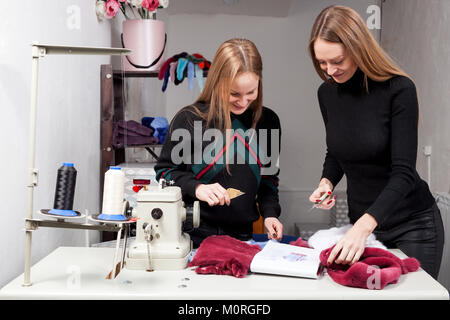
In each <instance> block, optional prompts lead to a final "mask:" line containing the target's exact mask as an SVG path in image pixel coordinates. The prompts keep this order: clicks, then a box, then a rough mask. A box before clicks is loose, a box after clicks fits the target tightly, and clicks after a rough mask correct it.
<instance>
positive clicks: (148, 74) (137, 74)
mask: <svg viewBox="0 0 450 320" xmlns="http://www.w3.org/2000/svg"><path fill="white" fill-rule="evenodd" d="M113 74H114V77H115V78H122V77H124V78H158V74H159V72H158V71H122V70H114V71H113ZM207 76H208V70H205V71H203V77H207Z"/></svg>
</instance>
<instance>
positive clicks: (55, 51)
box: [23, 42, 134, 287]
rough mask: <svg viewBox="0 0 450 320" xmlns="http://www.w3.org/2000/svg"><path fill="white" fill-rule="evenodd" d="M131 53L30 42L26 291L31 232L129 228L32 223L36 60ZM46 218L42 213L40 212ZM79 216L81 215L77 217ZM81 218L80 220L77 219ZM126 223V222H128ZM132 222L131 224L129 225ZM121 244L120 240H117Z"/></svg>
mask: <svg viewBox="0 0 450 320" xmlns="http://www.w3.org/2000/svg"><path fill="white" fill-rule="evenodd" d="M130 53H131V50H129V49H123V48H104V47H74V46H60V45H44V44H39V43H38V42H33V44H32V46H31V56H32V70H31V90H30V91H31V92H30V124H29V125H30V130H29V143H28V151H29V152H28V154H29V157H28V173H29V183H28V185H27V188H28V198H27V215H26V218H25V266H24V279H23V286H25V287H28V286H31V285H32V282H31V242H32V232H33V231H35V230H37V229H38V228H40V227H46V228H67V229H83V230H97V231H110V232H111V231H112V232H118V235H119V236H120V234H121V233H122V231H123V230H124V229H126V228H128V227H125V224H124V222H123V221H115V222H114V223H101V224H88V223H75V222H66V221H65V220H66V219H70V217H66V216H64V217H62V216H61V217H60V216H57V215H52V218H56V219H57V220H56V221H55V220H42V219H33V202H34V201H33V200H34V188H35V187H37V185H38V173H39V171H38V169H37V168H35V149H36V114H37V94H38V70H39V68H38V67H39V59H41V58H44V57H45V56H48V55H120V56H124V55H128V54H130ZM40 213H41V214H43V215H44V216H46V213H47V212H45V210H44V211H43V212H42V211H41V212H40ZM80 216H81V215H80ZM77 218H81V217H77ZM127 222H128V221H127ZM131 222H134V221H130V222H128V223H131ZM118 240H120V238H118Z"/></svg>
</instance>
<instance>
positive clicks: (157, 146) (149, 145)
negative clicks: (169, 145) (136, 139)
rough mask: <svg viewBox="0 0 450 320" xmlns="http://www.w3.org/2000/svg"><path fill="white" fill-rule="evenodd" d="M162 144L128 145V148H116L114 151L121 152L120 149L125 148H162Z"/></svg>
mask: <svg viewBox="0 0 450 320" xmlns="http://www.w3.org/2000/svg"><path fill="white" fill-rule="evenodd" d="M162 146H163V145H162V144H137V145H132V146H131V145H127V146H123V147H119V148H117V147H114V149H116V150H119V149H124V148H162Z"/></svg>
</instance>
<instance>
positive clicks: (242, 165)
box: [155, 39, 283, 247]
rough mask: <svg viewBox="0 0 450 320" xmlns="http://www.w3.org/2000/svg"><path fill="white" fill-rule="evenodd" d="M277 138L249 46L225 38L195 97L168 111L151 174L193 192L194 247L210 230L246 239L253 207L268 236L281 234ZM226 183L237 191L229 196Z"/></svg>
mask: <svg viewBox="0 0 450 320" xmlns="http://www.w3.org/2000/svg"><path fill="white" fill-rule="evenodd" d="M179 140H181V141H179ZM280 140H281V127H280V120H279V119H278V116H277V115H276V113H275V112H274V111H272V110H270V109H269V108H267V107H264V106H263V105H262V60H261V56H260V54H259V52H258V50H257V48H256V46H255V45H254V44H253V43H252V42H251V41H249V40H246V39H230V40H228V41H226V42H224V43H223V44H222V45H221V46H220V47H219V49H218V50H217V52H216V55H215V57H214V60H213V61H212V63H211V68H210V69H209V72H208V78H207V80H206V83H205V87H204V88H203V90H202V92H201V94H200V96H199V97H198V99H197V101H195V102H194V103H193V104H192V105H190V106H187V107H184V108H182V109H181V110H180V111H179V112H178V113H177V114H176V115H175V117H174V118H173V120H172V122H171V125H170V129H169V132H168V134H167V137H166V139H165V142H164V146H163V148H162V150H161V155H160V157H159V159H158V163H157V165H156V166H155V170H156V178H157V179H158V180H160V179H161V178H163V179H166V180H173V181H174V184H175V185H176V186H179V187H181V190H182V194H183V200H184V201H185V202H186V203H189V202H192V201H194V200H200V211H201V212H200V227H199V228H197V229H194V230H189V231H188V232H189V234H190V236H191V239H192V240H193V242H194V247H198V246H199V245H200V243H201V242H202V240H203V239H205V238H206V237H208V236H211V235H230V236H233V237H235V238H237V239H239V240H249V239H250V238H251V237H252V231H253V230H252V229H253V222H254V221H256V220H258V218H259V216H260V215H261V216H262V217H263V218H264V226H265V228H266V230H267V233H268V237H269V238H270V239H277V240H281V238H282V236H283V225H282V224H281V222H280V221H279V220H278V217H279V215H280V212H281V207H280V204H279V197H278V173H279V169H278V156H279V152H280ZM228 188H232V189H234V190H239V191H241V192H243V194H241V195H240V196H238V197H236V198H234V199H231V198H230V195H229V194H228V192H227V189H228Z"/></svg>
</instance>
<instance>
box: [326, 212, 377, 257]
mask: <svg viewBox="0 0 450 320" xmlns="http://www.w3.org/2000/svg"><path fill="white" fill-rule="evenodd" d="M376 226H377V222H376V220H375V219H374V218H373V217H372V216H371V215H370V214H368V213H365V214H364V215H363V216H362V217H361V218H359V219H358V220H357V221H356V222H355V224H354V225H353V227H352V228H351V229H350V230H348V231H347V233H346V234H345V235H344V237H343V238H342V239H341V240H339V242H338V243H336V245H335V247H334V248H333V250H331V253H330V256H329V257H328V260H327V262H328V264H329V265H330V264H332V263H333V262H335V263H338V264H350V265H352V264H354V263H355V262H357V261H358V260H359V258H360V257H361V255H362V254H363V252H364V249H365V247H366V240H367V238H368V237H369V235H370V234H371V233H372V232H373V230H374V229H375V228H376Z"/></svg>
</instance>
